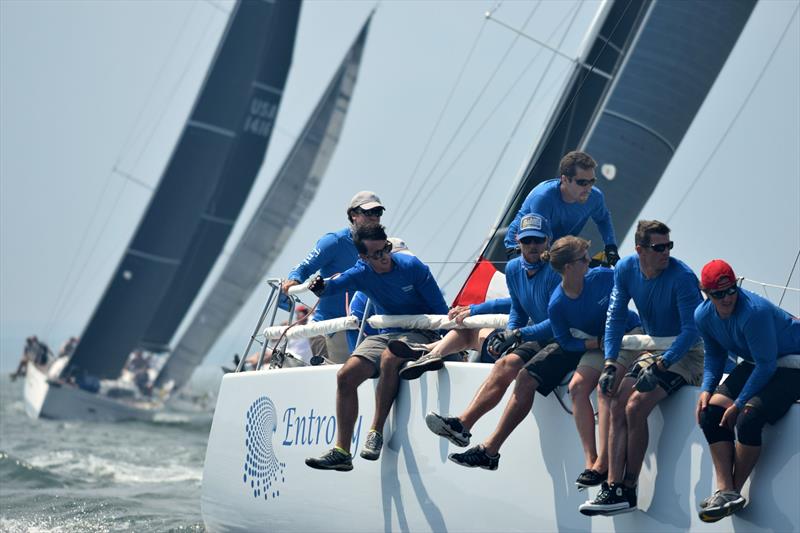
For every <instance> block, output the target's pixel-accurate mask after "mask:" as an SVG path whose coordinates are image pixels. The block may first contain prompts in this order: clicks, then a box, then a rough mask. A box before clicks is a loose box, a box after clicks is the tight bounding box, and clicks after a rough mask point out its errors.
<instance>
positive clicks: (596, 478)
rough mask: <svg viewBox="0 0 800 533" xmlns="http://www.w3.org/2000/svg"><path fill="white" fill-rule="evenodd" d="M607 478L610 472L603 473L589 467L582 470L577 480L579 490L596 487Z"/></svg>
mask: <svg viewBox="0 0 800 533" xmlns="http://www.w3.org/2000/svg"><path fill="white" fill-rule="evenodd" d="M606 480H608V472H606V473H605V474H601V473H600V472H598V471H597V470H592V469H591V468H587V469H586V470H584V471H583V472H581V475H579V476H578V479H576V480H575V485H576V486H577V487H578V490H586V489H587V488H589V487H596V486H597V485H599V484H601V483H602V482H603V481H606Z"/></svg>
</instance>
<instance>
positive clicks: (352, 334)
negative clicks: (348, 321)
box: [347, 291, 378, 352]
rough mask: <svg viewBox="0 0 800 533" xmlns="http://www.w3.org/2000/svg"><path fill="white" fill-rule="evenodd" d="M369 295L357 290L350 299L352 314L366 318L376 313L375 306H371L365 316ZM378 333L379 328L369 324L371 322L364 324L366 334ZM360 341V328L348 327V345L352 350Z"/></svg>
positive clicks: (359, 317) (361, 318)
mask: <svg viewBox="0 0 800 533" xmlns="http://www.w3.org/2000/svg"><path fill="white" fill-rule="evenodd" d="M367 300H369V298H367V295H366V294H364V293H363V292H361V291H356V293H355V294H354V295H353V299H352V300H351V301H350V314H351V315H353V316H354V317H357V318H358V319H359V320H365V319H367V318H369V317H371V316H372V315H374V314H375V306H373V305H370V306H369V313H367V315H366V316H364V309H365V308H366V306H367ZM376 333H378V330H377V329H375V328H373V327H372V326H370V325H369V322H367V323H366V324H364V336H369V335H375V334H376ZM357 342H358V330H357V329H348V330H347V345H348V346H349V347H350V351H351V352H352V351H353V350H355V349H356V343H357Z"/></svg>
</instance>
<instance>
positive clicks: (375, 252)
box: [306, 224, 447, 470]
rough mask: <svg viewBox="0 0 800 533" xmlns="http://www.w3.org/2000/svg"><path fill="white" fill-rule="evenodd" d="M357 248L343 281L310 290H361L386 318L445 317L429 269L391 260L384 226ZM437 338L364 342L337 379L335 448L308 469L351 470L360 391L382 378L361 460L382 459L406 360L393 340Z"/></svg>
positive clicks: (384, 336)
mask: <svg viewBox="0 0 800 533" xmlns="http://www.w3.org/2000/svg"><path fill="white" fill-rule="evenodd" d="M353 242H354V243H355V246H356V248H357V249H358V253H359V257H360V259H359V261H358V262H357V263H356V265H355V266H354V267H352V268H350V269H348V270H346V271H345V272H343V273H342V274H341V275H340V276H338V277H336V278H333V279H331V280H329V281H324V280H323V278H322V277H320V276H318V277H317V278H315V280H314V281H313V282H312V283H311V285H310V286H309V289H310V290H312V291H313V292H314V293H315V294H317V295H318V296H320V295H323V294H325V295H331V294H339V293H341V292H343V291H345V290H348V289H349V290H353V291H355V290H360V291H362V292H364V293H365V294H366V295H367V296H369V298H370V300H371V301H372V303H373V304H374V305H375V307H376V312H377V313H379V314H384V315H418V314H439V315H443V314H445V313H447V304H446V303H445V301H444V298H442V291H441V289H439V286H438V285H437V284H436V280H434V279H433V275H432V274H431V272H430V269H429V268H428V267H427V266H426V265H425V264H423V263H422V262H421V261H420V260H419V259H417V258H416V257H414V256H413V255H404V254H390V252H391V250H392V244H391V243H390V242H389V241H388V240H387V239H386V232H385V230H384V228H383V226H381V225H378V224H375V225H369V226H361V227H359V228H357V229H356V232H355V235H354V239H353ZM436 338H438V335H437V334H436V333H435V332H432V331H425V330H396V329H391V330H389V329H384V330H381V332H380V334H379V335H372V336H370V337H367V338H366V339H364V341H363V342H362V343H361V344H359V345H358V347H357V348H356V349H355V351H354V352H353V357H350V358H349V359H348V360H347V362H346V363H345V364H344V366H343V367H342V368H341V370H339V372H338V374H337V387H336V418H337V422H338V423H337V425H336V430H337V435H336V446H335V447H334V448H333V449H331V450H330V451H328V452H327V453H325V454H324V455H322V456H321V457H319V458H316V457H314V458H308V459H306V464H307V465H308V466H310V467H312V468H318V469H323V470H352V469H353V463H352V457H351V455H350V442H351V439H352V433H353V426H354V425H355V421H356V417H357V415H358V391H357V389H358V386H359V385H361V384H362V383H363V382H364V381H366V380H367V379H369V378H378V377H379V378H380V379H379V381H378V387H377V390H376V391H375V417H374V418H373V420H372V426H371V430H370V432H369V433H368V434H367V438H366V442H365V443H364V448H363V449H362V450H361V457H363V458H364V459H368V460H371V461H374V460H377V459H378V458H379V457H380V453H381V448H382V446H383V435H382V431H383V425H384V422H385V421H386V418H387V416H388V415H389V410H390V409H391V407H392V403H393V402H394V399H395V396H396V395H397V389H398V384H399V377H398V372H399V370H400V367H401V365H402V364H403V363H405V362H406V361H407V360H406V359H403V358H401V357H397V356H396V355H395V354H393V353H392V352H391V351H389V349H388V348H387V346H388V343H389V341H390V340H392V339H402V340H406V341H410V342H413V343H427V342H431V341H433V340H435V339H436Z"/></svg>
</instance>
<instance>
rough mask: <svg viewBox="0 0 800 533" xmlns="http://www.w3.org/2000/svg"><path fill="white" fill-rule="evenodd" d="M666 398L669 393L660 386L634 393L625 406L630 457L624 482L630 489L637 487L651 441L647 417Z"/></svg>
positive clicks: (627, 460)
mask: <svg viewBox="0 0 800 533" xmlns="http://www.w3.org/2000/svg"><path fill="white" fill-rule="evenodd" d="M666 397H667V391H665V390H664V389H662V388H661V387H658V386H657V387H656V388H655V389H653V390H651V391H650V392H639V391H633V393H632V394H631V397H630V399H629V400H628V404H627V405H626V406H625V416H626V418H627V420H628V457H627V459H626V460H625V480H624V482H625V484H626V485H627V486H629V487H632V486H634V485H636V480H638V479H639V472H640V471H641V470H642V462H643V461H644V454H645V452H646V451H647V442H648V439H649V432H648V428H647V417H648V416H650V413H651V412H652V411H653V409H654V408H655V406H656V405H658V402H660V401H661V400H663V399H664V398H666Z"/></svg>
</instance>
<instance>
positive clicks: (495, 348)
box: [486, 329, 522, 357]
mask: <svg viewBox="0 0 800 533" xmlns="http://www.w3.org/2000/svg"><path fill="white" fill-rule="evenodd" d="M521 343H522V333H520V331H519V330H518V329H514V330H506V331H495V332H493V333H492V334H491V335H489V338H488V339H487V341H486V346H487V348H489V353H492V354H494V355H495V356H497V357H500V356H501V355H503V354H504V353H506V352H508V351H509V350H513V349H514V348H516V347H517V346H519V345H520V344H521Z"/></svg>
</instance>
